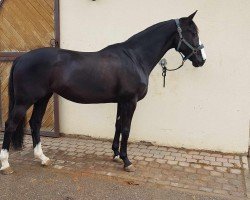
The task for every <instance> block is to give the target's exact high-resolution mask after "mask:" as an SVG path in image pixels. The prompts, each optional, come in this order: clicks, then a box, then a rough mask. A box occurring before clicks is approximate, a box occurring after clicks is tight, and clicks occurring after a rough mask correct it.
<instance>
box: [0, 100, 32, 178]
mask: <svg viewBox="0 0 250 200" xmlns="http://www.w3.org/2000/svg"><path fill="white" fill-rule="evenodd" d="M29 107H30V106H28V105H14V107H13V109H12V110H11V112H10V113H9V117H8V120H7V121H6V123H5V132H4V140H3V146H2V150H1V154H0V161H1V164H2V167H1V169H0V170H1V173H3V174H11V173H12V172H13V170H12V169H11V168H10V164H9V162H8V159H9V149H10V143H11V140H12V143H13V145H14V147H21V145H22V139H23V127H22V124H21V123H24V117H25V114H26V111H27V110H28V108H29ZM20 125H21V126H20ZM18 129H20V130H18ZM14 134H16V135H14ZM11 138H12V139H11ZM14 140H15V141H14ZM15 144H16V146H15Z"/></svg>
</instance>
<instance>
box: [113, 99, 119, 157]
mask: <svg viewBox="0 0 250 200" xmlns="http://www.w3.org/2000/svg"><path fill="white" fill-rule="evenodd" d="M120 135H121V105H120V103H118V104H117V114H116V123H115V136H114V140H113V144H112V150H113V151H114V156H113V160H114V161H115V162H119V161H120V153H119V143H120Z"/></svg>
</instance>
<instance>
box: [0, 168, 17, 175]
mask: <svg viewBox="0 0 250 200" xmlns="http://www.w3.org/2000/svg"><path fill="white" fill-rule="evenodd" d="M0 172H1V174H3V175H9V174H12V173H13V172H14V171H13V169H12V168H11V167H7V168H5V169H2V170H0Z"/></svg>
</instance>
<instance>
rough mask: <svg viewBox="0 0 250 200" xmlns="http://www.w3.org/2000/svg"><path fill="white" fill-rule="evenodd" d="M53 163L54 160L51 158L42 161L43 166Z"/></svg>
mask: <svg viewBox="0 0 250 200" xmlns="http://www.w3.org/2000/svg"><path fill="white" fill-rule="evenodd" d="M51 164H52V161H51V160H50V159H48V160H46V161H45V162H42V166H43V167H46V166H50V165H51Z"/></svg>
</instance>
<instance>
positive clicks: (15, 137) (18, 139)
mask: <svg viewBox="0 0 250 200" xmlns="http://www.w3.org/2000/svg"><path fill="white" fill-rule="evenodd" d="M17 62H18V58H17V59H15V60H14V62H13V65H12V67H11V70H10V76H9V86H8V91H9V114H8V119H9V118H10V115H11V112H12V110H13V108H14V105H15V95H14V84H13V72H14V68H15V65H16V64H17ZM25 121H26V120H25V117H24V118H23V119H22V120H21V121H20V122H19V124H18V126H17V128H16V130H15V132H13V133H12V135H11V142H12V145H13V147H14V149H20V148H22V146H23V138H24V126H25ZM5 126H6V125H5Z"/></svg>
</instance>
